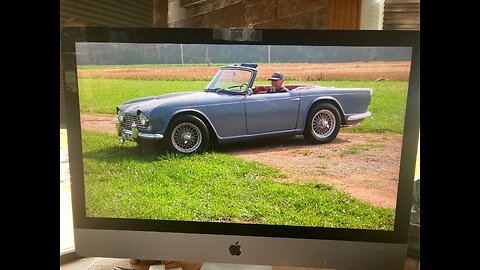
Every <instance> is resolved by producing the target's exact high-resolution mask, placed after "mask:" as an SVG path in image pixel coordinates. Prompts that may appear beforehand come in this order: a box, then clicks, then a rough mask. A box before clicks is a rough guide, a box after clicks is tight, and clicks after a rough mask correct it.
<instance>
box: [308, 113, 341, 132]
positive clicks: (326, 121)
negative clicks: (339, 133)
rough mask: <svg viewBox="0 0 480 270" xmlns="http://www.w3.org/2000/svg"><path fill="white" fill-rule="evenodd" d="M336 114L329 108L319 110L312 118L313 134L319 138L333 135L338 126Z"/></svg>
mask: <svg viewBox="0 0 480 270" xmlns="http://www.w3.org/2000/svg"><path fill="white" fill-rule="evenodd" d="M336 124H337V123H336V121H335V116H334V115H333V113H332V112H331V111H329V110H320V111H318V112H317V113H316V114H315V115H314V116H313V119H312V131H313V135H314V136H315V137H317V138H319V139H324V138H327V137H328V136H330V135H332V133H333V131H334V130H335V126H336Z"/></svg>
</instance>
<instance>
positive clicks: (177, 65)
mask: <svg viewBox="0 0 480 270" xmlns="http://www.w3.org/2000/svg"><path fill="white" fill-rule="evenodd" d="M226 65H230V63H228V64H226V63H224V64H222V63H212V64H210V65H207V64H184V65H182V64H138V65H79V66H78V69H83V70H97V69H126V68H127V69H128V68H138V67H144V68H148V67H206V66H226Z"/></svg>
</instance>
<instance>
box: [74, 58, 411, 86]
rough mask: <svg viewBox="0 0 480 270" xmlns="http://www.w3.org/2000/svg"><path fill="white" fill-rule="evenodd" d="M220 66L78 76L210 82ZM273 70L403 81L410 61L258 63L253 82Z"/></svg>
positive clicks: (297, 76) (85, 70) (95, 70)
mask: <svg viewBox="0 0 480 270" xmlns="http://www.w3.org/2000/svg"><path fill="white" fill-rule="evenodd" d="M218 68H219V66H218V65H213V66H208V65H205V66H201V65H191V66H188V65H186V66H181V65H145V66H141V65H136V66H108V68H99V66H94V67H89V66H82V67H81V68H80V69H79V70H78V77H79V78H80V79H82V78H105V79H106V78H109V79H145V80H210V79H211V78H212V77H213V76H214V75H215V73H216V72H217V71H218ZM275 71H279V72H282V73H284V74H285V76H286V82H287V83H288V81H291V80H296V81H318V80H340V81H343V80H353V81H355V80H373V81H374V80H390V81H406V80H408V77H409V73H410V62H408V61H393V62H354V63H318V64H305V63H301V64H298V63H295V64H259V65H258V75H257V78H256V80H261V81H263V80H267V79H268V77H269V76H270V75H271V74H272V73H273V72H275Z"/></svg>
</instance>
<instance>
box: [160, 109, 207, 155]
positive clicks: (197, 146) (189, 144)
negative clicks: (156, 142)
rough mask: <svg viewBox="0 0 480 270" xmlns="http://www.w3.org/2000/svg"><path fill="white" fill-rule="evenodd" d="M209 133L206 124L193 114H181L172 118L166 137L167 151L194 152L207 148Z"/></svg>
mask: <svg viewBox="0 0 480 270" xmlns="http://www.w3.org/2000/svg"><path fill="white" fill-rule="evenodd" d="M208 140H209V134H208V129H207V127H206V126H205V124H204V123H203V122H202V120H200V119H199V118H198V117H195V116H193V115H181V116H178V117H176V118H174V119H173V120H172V122H171V123H170V125H169V127H168V129H167V132H166V137H165V146H166V149H167V151H169V152H173V153H178V154H193V153H197V152H201V151H203V150H205V149H206V147H207V145H208Z"/></svg>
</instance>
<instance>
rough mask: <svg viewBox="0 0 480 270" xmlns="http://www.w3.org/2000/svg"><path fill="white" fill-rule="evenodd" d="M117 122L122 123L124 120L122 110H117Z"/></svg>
mask: <svg viewBox="0 0 480 270" xmlns="http://www.w3.org/2000/svg"><path fill="white" fill-rule="evenodd" d="M117 116H118V122H120V123H123V120H125V113H124V112H122V111H120V110H119V111H118V115H117Z"/></svg>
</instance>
